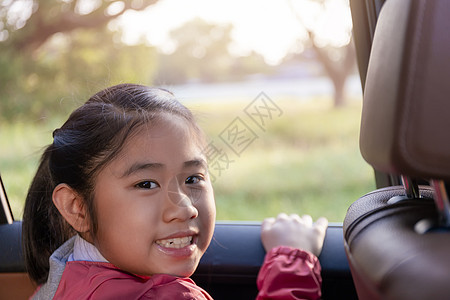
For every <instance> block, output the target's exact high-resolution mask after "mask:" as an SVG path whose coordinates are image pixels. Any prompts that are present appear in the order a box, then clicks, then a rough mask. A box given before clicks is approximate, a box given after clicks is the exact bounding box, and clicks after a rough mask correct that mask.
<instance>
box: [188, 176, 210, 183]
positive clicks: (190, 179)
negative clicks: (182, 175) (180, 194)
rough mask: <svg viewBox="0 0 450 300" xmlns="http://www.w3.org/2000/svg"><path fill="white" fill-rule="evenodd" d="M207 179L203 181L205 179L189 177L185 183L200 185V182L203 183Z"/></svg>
mask: <svg viewBox="0 0 450 300" xmlns="http://www.w3.org/2000/svg"><path fill="white" fill-rule="evenodd" d="M203 180H205V179H203V177H201V176H198V175H195V176H189V177H188V178H186V181H185V183H186V184H196V183H200V181H203Z"/></svg>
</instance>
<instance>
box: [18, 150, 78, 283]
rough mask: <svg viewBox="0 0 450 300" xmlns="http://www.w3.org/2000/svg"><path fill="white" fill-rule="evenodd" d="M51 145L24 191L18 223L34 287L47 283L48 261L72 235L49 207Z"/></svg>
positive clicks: (51, 182) (50, 202)
mask: <svg viewBox="0 0 450 300" xmlns="http://www.w3.org/2000/svg"><path fill="white" fill-rule="evenodd" d="M52 148H53V145H50V146H48V147H47V149H46V150H45V152H44V154H43V155H42V158H41V162H40V164H39V167H38V170H37V172H36V175H35V177H34V179H33V181H32V183H31V186H30V188H29V190H28V194H27V198H26V201H25V208H24V213H23V223H22V244H23V252H24V257H25V266H26V268H27V271H28V273H29V275H30V277H31V279H33V280H34V281H35V282H36V283H37V284H43V283H45V282H46V281H47V276H48V272H49V260H48V259H49V257H50V255H51V254H52V253H53V251H55V250H56V249H57V248H58V247H59V246H60V245H61V244H62V243H64V241H66V240H67V239H68V238H70V237H71V236H73V235H74V234H75V231H74V230H73V229H72V228H71V227H70V225H69V224H68V223H67V222H66V221H65V220H64V218H63V217H62V216H61V214H60V213H59V212H58V210H57V208H56V207H55V205H54V204H53V201H52V194H53V189H54V188H55V182H54V180H53V176H52V174H51V171H50V167H49V165H50V156H51V152H52Z"/></svg>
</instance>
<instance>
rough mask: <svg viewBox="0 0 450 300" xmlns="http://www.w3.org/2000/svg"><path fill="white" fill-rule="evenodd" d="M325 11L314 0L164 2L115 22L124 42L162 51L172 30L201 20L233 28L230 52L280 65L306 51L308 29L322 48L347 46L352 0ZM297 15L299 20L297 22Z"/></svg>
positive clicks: (332, 0)
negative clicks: (295, 53)
mask: <svg viewBox="0 0 450 300" xmlns="http://www.w3.org/2000/svg"><path fill="white" fill-rule="evenodd" d="M289 1H291V3H292V5H290V4H289ZM326 3H328V4H327V5H326V6H325V7H319V6H318V5H317V3H312V2H311V1H309V0H190V1H182V0H159V1H158V2H157V3H156V4H155V5H152V6H151V7H149V8H148V9H147V10H145V11H143V12H131V11H130V12H126V13H125V14H124V15H123V16H122V17H121V18H120V19H119V20H118V22H117V23H116V26H117V25H118V26H120V27H122V29H123V30H124V42H126V43H129V44H133V43H136V42H137V41H139V40H142V38H144V39H146V41H147V42H148V43H149V44H151V45H154V46H156V47H158V48H160V49H161V51H163V52H170V51H172V50H173V49H174V44H173V42H171V41H170V39H169V33H170V31H171V30H173V29H175V28H177V27H180V26H181V25H182V24H184V23H186V22H187V21H189V20H191V19H194V18H196V17H200V18H202V19H204V20H205V21H208V22H210V23H219V24H226V23H231V24H232V25H233V28H234V29H233V31H232V39H233V43H232V45H231V47H230V51H231V52H232V53H233V54H236V55H246V54H248V53H250V51H256V52H258V53H260V54H262V55H263V56H264V58H265V60H266V62H268V63H270V64H276V63H278V62H279V61H280V60H281V59H282V58H283V57H284V56H285V55H286V53H287V52H289V51H293V50H296V51H301V50H302V46H301V43H299V42H298V41H299V40H302V39H305V38H306V32H305V30H304V29H303V26H302V23H300V22H299V18H300V19H301V20H302V22H303V24H304V25H305V26H308V27H309V28H312V29H314V31H315V32H316V34H317V36H318V37H319V38H320V40H319V43H320V44H322V45H327V44H333V45H336V46H339V45H343V44H346V43H348V41H349V37H350V34H349V33H350V31H351V17H350V11H349V8H348V1H347V0H329V1H327V2H326ZM296 16H297V17H296Z"/></svg>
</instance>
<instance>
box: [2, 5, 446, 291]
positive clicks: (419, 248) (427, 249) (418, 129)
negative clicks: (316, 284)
mask: <svg viewBox="0 0 450 300" xmlns="http://www.w3.org/2000/svg"><path fill="white" fill-rule="evenodd" d="M350 7H351V12H352V19H353V37H354V42H355V47H356V52H357V61H358V68H359V73H360V78H361V84H362V87H363V90H364V93H363V95H364V99H363V111H362V120H361V136H360V149H361V153H362V155H363V157H364V158H365V159H366V161H367V162H368V163H369V164H370V165H372V166H373V168H374V174H375V176H374V180H375V181H376V186H377V190H375V191H373V192H370V191H368V194H366V195H365V196H363V195H361V196H362V197H361V198H360V199H358V200H357V199H355V202H354V203H353V204H352V205H351V207H350V208H349V209H348V212H347V216H346V218H345V220H344V222H343V224H337V223H331V224H330V226H329V227H328V229H327V233H326V237H325V242H324V246H323V250H322V253H321V254H320V256H319V260H320V263H321V266H322V278H323V284H322V294H323V295H322V298H323V299H444V298H445V297H444V296H445V295H449V294H450V285H448V284H446V283H447V282H448V275H449V272H450V271H448V270H450V260H449V259H448V258H447V257H448V255H447V253H446V251H447V249H448V247H449V246H450V245H449V243H450V242H449V241H450V239H448V238H447V237H448V230H447V229H448V226H449V224H450V210H449V209H450V206H449V205H450V204H449V202H448V196H447V193H446V184H445V181H446V180H449V179H450V154H449V153H450V151H449V150H450V149H449V147H450V146H449V143H448V142H447V139H446V130H445V128H450V123H449V122H450V120H449V119H448V117H447V116H446V112H447V111H448V109H449V105H448V104H446V103H448V101H447V102H446V100H447V99H446V97H447V96H448V94H449V93H450V86H449V85H448V84H447V83H446V79H447V78H448V77H449V76H448V75H450V74H449V73H450V65H449V63H448V62H447V61H446V60H445V59H443V57H445V55H447V53H449V52H450V40H449V38H448V35H447V34H446V30H447V29H448V27H447V25H450V24H449V23H450V19H449V18H448V13H449V12H450V5H449V3H448V1H447V0H433V1H420V0H416V1H410V0H351V1H350ZM325 159H326V158H325ZM447 165H449V166H447ZM0 180H1V178H0ZM0 182H1V181H0ZM0 198H1V204H2V209H1V210H0V241H1V242H0V299H27V298H28V297H29V296H30V295H31V294H32V293H33V291H34V290H35V288H36V287H35V285H34V284H33V283H32V282H31V281H30V280H29V278H28V276H27V274H26V270H25V266H24V262H23V258H22V250H21V221H15V220H14V218H13V215H12V212H11V208H10V206H9V203H8V198H7V195H6V193H5V191H4V187H3V184H1V189H0ZM330 201H332V197H331V195H330ZM264 255H265V252H264V249H263V246H262V244H261V240H260V223H257V222H238V221H236V222H222V221H218V222H217V223H216V229H215V233H214V237H213V241H212V242H211V245H210V247H209V248H208V250H207V252H206V253H205V255H204V256H203V258H202V260H201V261H200V265H199V267H198V269H197V271H196V272H195V274H194V275H193V276H192V278H193V280H194V281H195V282H196V283H197V284H198V285H200V286H202V287H203V288H205V289H206V290H207V291H208V292H209V293H210V295H211V296H212V297H213V298H214V299H254V298H255V296H256V295H257V292H258V291H257V287H256V277H257V274H258V271H259V268H260V266H261V265H262V262H263V259H264ZM236 290H238V291H239V294H236Z"/></svg>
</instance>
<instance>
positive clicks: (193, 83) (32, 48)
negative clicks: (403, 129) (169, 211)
mask: <svg viewBox="0 0 450 300" xmlns="http://www.w3.org/2000/svg"><path fill="white" fill-rule="evenodd" d="M103 2H104V3H106V4H105V6H102V5H100V4H101V3H103ZM107 2H108V1H95V3H96V4H92V3H94V2H89V1H78V2H77V3H78V4H77V5H76V6H73V5H71V4H70V3H71V1H61V2H57V3H55V4H48V5H44V4H34V6H33V5H32V2H31V1H17V2H11V3H6V4H5V5H3V4H2V6H1V7H0V10H2V12H4V13H3V14H1V17H0V18H1V23H0V52H1V55H0V57H1V58H0V64H1V68H2V70H5V71H4V72H2V73H3V74H2V75H0V76H2V80H0V93H1V95H2V98H3V100H2V102H1V103H0V114H1V115H0V144H1V148H0V171H1V174H2V178H3V181H4V185H5V188H6V191H7V193H8V196H9V197H8V198H9V200H10V204H11V208H12V210H13V213H14V216H15V218H16V219H21V216H22V208H23V202H24V199H25V197H26V192H27V189H28V186H29V184H30V182H31V179H32V177H33V175H34V172H35V170H36V168H37V164H38V160H39V156H40V153H41V151H42V148H43V147H44V146H45V145H47V144H49V143H51V142H52V134H51V133H52V131H53V130H54V129H55V128H57V127H59V126H61V125H62V123H63V122H64V120H65V119H66V118H67V116H68V114H69V113H70V111H71V110H72V109H73V108H74V107H76V106H78V105H80V104H81V103H82V102H83V101H85V100H86V99H87V97H89V96H90V95H91V94H93V93H95V92H96V91H98V90H100V89H102V88H104V87H106V86H108V85H111V84H116V83H120V82H138V83H144V84H148V85H156V86H162V87H165V88H167V89H169V90H171V91H172V92H174V93H175V95H176V96H177V97H178V99H179V100H180V101H181V102H182V103H184V104H185V105H186V106H188V107H189V108H190V109H191V110H192V111H193V112H194V114H195V115H196V117H197V120H198V121H199V123H200V125H201V127H202V128H203V129H204V130H205V132H206V135H207V137H208V143H207V146H206V147H205V149H204V153H205V155H206V156H207V158H208V161H209V171H210V175H211V178H212V181H213V186H214V189H215V197H216V205H217V211H218V214H217V218H218V220H262V219H263V218H264V217H268V216H273V215H276V214H277V213H280V212H287V213H298V214H311V215H312V216H313V217H315V218H316V217H319V216H326V217H328V218H329V220H330V221H332V222H341V221H342V220H343V218H344V216H345V212H346V210H347V207H348V206H349V205H350V203H352V202H353V201H355V200H356V199H357V198H358V197H360V196H361V195H363V194H365V193H366V192H368V191H370V190H372V189H373V188H374V180H373V171H372V169H371V168H370V167H369V166H368V165H367V164H366V163H365V162H364V161H363V159H362V158H361V155H360V153H359V148H358V135H359V121H360V112H361V101H362V96H361V94H362V92H361V84H360V82H359V78H358V76H357V69H356V59H355V53H354V49H353V44H352V39H351V17H350V12H349V7H348V1H345V0H327V1H314V0H287V1H281V2H280V1H275V0H264V1H262V0H260V1H256V0H251V1H250V0H249V1H244V2H243V1H237V0H233V1H231V0H228V1H206V0H198V1H190V2H184V1H173V0H160V1H157V2H156V3H155V4H153V5H150V6H148V7H144V4H146V1H140V2H139V1H118V2H114V3H112V4H109V2H108V3H107ZM131 2H136V3H138V2H139V3H140V4H139V3H138V4H136V3H135V5H137V6H135V7H134V8H135V9H138V10H140V11H131V10H129V11H126V12H125V13H123V14H122V10H123V9H124V8H127V7H128V6H127V4H128V3H131ZM89 3H91V4H89ZM120 3H122V4H120ZM139 5H143V6H142V7H140V6H139ZM101 10H104V12H103V13H102V14H101V15H102V17H101V18H104V16H106V17H108V16H109V17H110V20H105V21H104V23H102V24H104V26H97V27H95V28H88V29H86V27H83V26H82V25H79V26H78V27H74V28H72V29H71V30H67V31H62V30H60V31H59V32H58V30H56V33H55V34H52V35H49V36H48V37H47V38H46V39H42V40H37V41H36V40H35V39H32V38H31V36H33V30H38V29H40V30H43V28H39V26H35V27H32V25H33V24H37V23H35V22H37V20H38V17H37V16H38V15H39V16H40V17H42V16H46V17H48V18H49V19H52V18H53V19H54V20H61V19H62V16H63V12H64V11H65V12H67V11H69V12H70V13H71V14H72V15H73V16H75V17H76V18H78V19H77V20H79V22H80V23H79V24H82V23H83V22H87V21H86V20H87V17H88V16H90V15H92V14H93V13H96V12H99V11H101ZM116 15H117V16H119V17H117V18H116V17H115V16H116ZM50 16H53V17H52V18H50ZM106 17H105V18H106ZM98 18H100V17H98ZM2 24H3V25H2ZM51 25H52V22H50V21H49V24H48V26H49V27H51ZM53 25H55V26H56V21H55V24H53ZM33 28H34V29H33ZM36 28H38V29H36ZM24 36H25V38H24ZM27 36H29V38H26V37H27Z"/></svg>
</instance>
